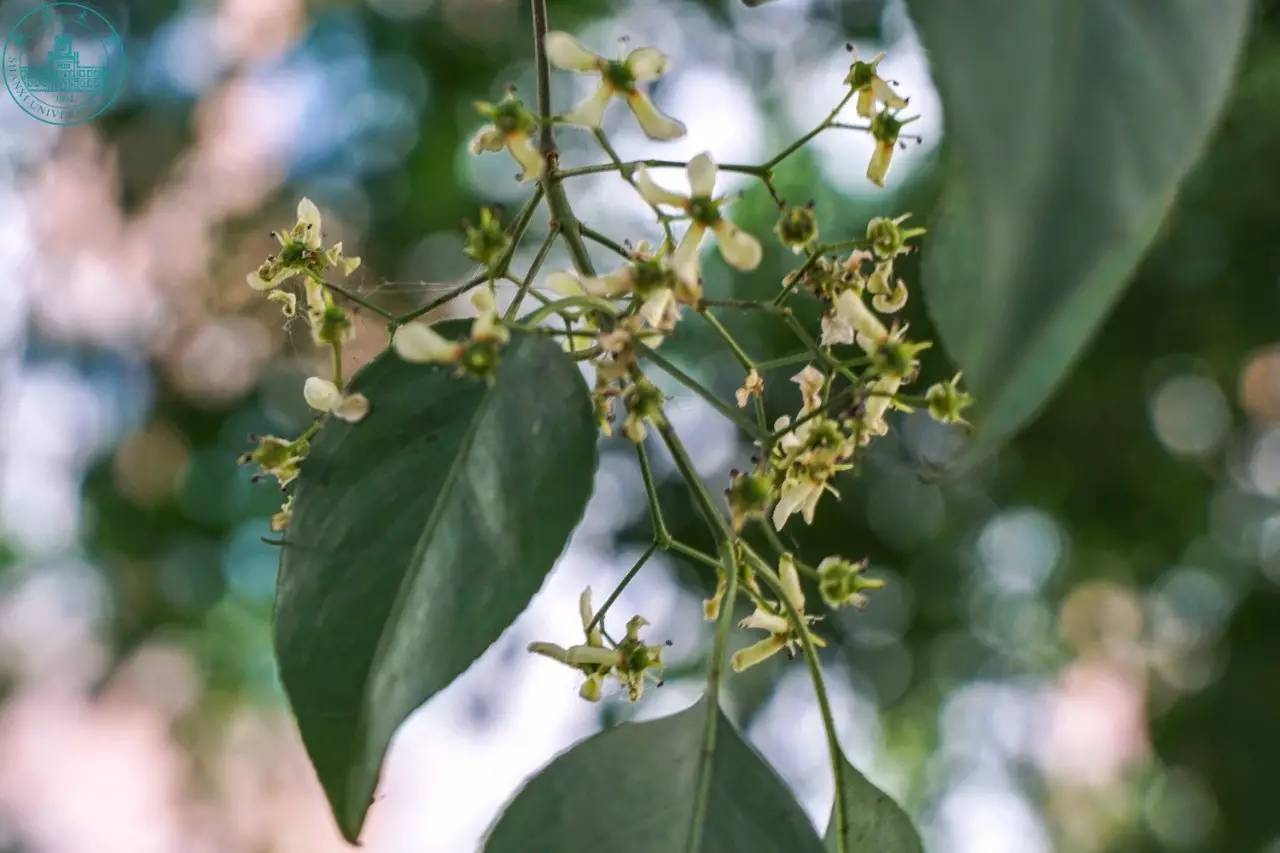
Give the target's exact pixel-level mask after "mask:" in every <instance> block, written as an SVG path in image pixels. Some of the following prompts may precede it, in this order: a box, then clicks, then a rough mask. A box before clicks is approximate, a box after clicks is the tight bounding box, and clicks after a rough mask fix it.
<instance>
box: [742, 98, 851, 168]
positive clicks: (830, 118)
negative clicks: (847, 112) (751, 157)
mask: <svg viewBox="0 0 1280 853" xmlns="http://www.w3.org/2000/svg"><path fill="white" fill-rule="evenodd" d="M852 97H853V90H852V89H850V90H849V91H848V92H846V93H845V95H844V97H843V98H841V99H840V103H838V104H836V107H835V109H833V110H832V111H831V112H830V113H828V114H827V117H826V118H824V119H823V120H822V123H821V124H819V125H818V126H817V127H815V128H814V129H813V130H811V131H809V132H808V133H806V134H805V135H804V136H802V137H800V138H799V139H797V140H796V141H795V142H793V143H791V144H790V145H788V146H787V147H786V148H784V149H782V150H781V151H779V152H778V153H777V154H776V155H774V157H773V159H771V160H768V161H766V162H764V163H762V164H761V166H760V168H761V169H763V170H764V171H765V172H766V173H768V172H772V171H773V168H774V166H777V165H778V164H779V163H781V162H782V161H783V160H785V159H787V158H788V157H790V156H791V155H792V154H794V153H796V152H797V151H799V150H800V149H801V148H803V147H804V146H805V143H807V142H808V141H809V140H810V139H813V138H814V137H815V136H817V135H818V134H819V133H822V131H824V130H826V129H827V128H829V127H831V123H832V122H834V121H835V120H836V115H837V114H838V113H839V112H840V111H841V110H842V109H844V105H845V104H847V103H849V99H850V98H852Z"/></svg>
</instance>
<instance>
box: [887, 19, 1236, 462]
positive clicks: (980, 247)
mask: <svg viewBox="0 0 1280 853" xmlns="http://www.w3.org/2000/svg"><path fill="white" fill-rule="evenodd" d="M908 6H909V8H910V11H911V15H912V17H913V19H914V20H915V23H916V26H917V28H918V29H919V31H920V34H921V37H922V38H923V41H924V45H925V47H926V49H927V50H928V53H929V59H930V64H931V68H932V73H933V79H934V82H935V84H936V85H937V87H938V90H939V92H940V94H941V96H942V101H943V106H944V111H945V121H946V127H947V131H946V139H947V144H948V148H949V155H950V156H949V163H948V171H947V176H948V177H947V180H948V186H947V190H946V193H945V200H944V203H943V207H942V211H941V213H940V215H939V216H938V217H937V219H936V221H934V222H933V223H931V225H932V229H931V233H930V234H929V235H928V236H927V237H926V238H925V249H924V275H923V281H924V287H925V295H926V298H927V301H928V304H929V308H930V311H931V313H932V315H933V317H934V319H935V321H936V322H937V325H938V327H939V330H940V332H941V337H942V341H943V343H944V344H945V346H946V348H947V349H948V351H949V352H950V354H951V355H952V357H954V358H955V360H956V361H957V362H958V363H959V365H960V366H961V367H962V368H964V370H965V376H966V379H967V380H968V382H969V384H970V387H971V388H972V390H973V391H974V393H975V395H976V397H977V400H978V404H979V407H980V409H981V411H980V412H979V414H978V418H979V420H980V422H981V423H980V430H981V432H982V433H983V434H984V435H985V438H986V440H987V441H992V440H995V439H998V438H1000V437H1002V436H1005V435H1008V434H1009V433H1011V432H1013V431H1014V430H1016V429H1017V428H1018V427H1019V426H1020V425H1021V424H1023V423H1025V422H1026V421H1027V420H1028V419H1029V418H1030V417H1031V416H1032V415H1033V414H1034V413H1035V412H1036V411H1037V409H1039V408H1040V406H1041V405H1042V404H1043V403H1044V402H1045V400H1046V399H1047V398H1048V397H1049V396H1050V394H1051V393H1052V391H1053V389H1054V386H1055V385H1056V384H1057V383H1058V382H1059V380H1061V379H1062V378H1063V376H1064V374H1065V373H1066V372H1067V371H1068V369H1069V368H1070V366H1071V363H1072V362H1073V360H1074V359H1075V358H1076V357H1077V356H1078V355H1079V354H1080V352H1081V350H1082V349H1083V348H1084V346H1085V345H1086V344H1087V342H1088V340H1089V338H1090V336H1091V335H1092V334H1093V333H1094V332H1095V331H1096V329H1097V328H1098V326H1099V324H1100V323H1101V322H1102V320H1103V319H1104V318H1105V317H1106V315H1107V313H1108V311H1109V310H1110V309H1111V307H1112V305H1113V304H1114V303H1115V302H1116V300H1117V298H1118V297H1119V295H1120V294H1121V292H1122V291H1123V289H1124V286H1125V284H1126V283H1127V281H1128V279H1129V277H1130V274H1131V273H1132V272H1133V269H1134V267H1135V266H1136V265H1137V263H1138V261H1139V260H1140V259H1141V257H1142V255H1143V252H1144V251H1145V249H1146V248H1147V246H1148V244H1149V243H1150V242H1151V240H1152V238H1153V237H1154V236H1155V234H1156V231H1157V229H1158V227H1159V225H1160V222H1161V219H1162V217H1163V216H1164V213H1165V211H1166V209H1167V208H1168V207H1169V204H1170V202H1171V201H1172V200H1173V198H1174V195H1175V193H1176V191H1177V188H1178V185H1179V182H1180V181H1181V180H1182V179H1183V177H1184V176H1185V175H1186V174H1187V171H1188V170H1189V169H1190V167H1191V165H1192V164H1193V163H1194V161H1195V160H1196V157H1197V155H1198V154H1199V152H1200V150H1201V148H1202V147H1203V146H1204V143H1205V141H1206V139H1207V137H1208V135H1209V133H1210V131H1211V130H1212V129H1213V126H1214V122H1215V120H1216V118H1217V115H1218V113H1219V110H1220V108H1221V107H1222V105H1223V101H1224V99H1225V97H1226V95H1227V93H1228V89H1229V88H1230V85H1231V82H1232V77H1233V71H1234V66H1235V62H1236V54H1237V52H1238V50H1239V47H1240V43H1241V40H1242V36H1243V33H1244V30H1245V24H1246V18H1247V16H1248V9H1249V3H1248V0H1126V2H1116V0H1020V2H1012V3H1011V2H1008V0H968V1H967V2H964V3H957V2H952V0H909V2H908ZM1152 310H1159V306H1152Z"/></svg>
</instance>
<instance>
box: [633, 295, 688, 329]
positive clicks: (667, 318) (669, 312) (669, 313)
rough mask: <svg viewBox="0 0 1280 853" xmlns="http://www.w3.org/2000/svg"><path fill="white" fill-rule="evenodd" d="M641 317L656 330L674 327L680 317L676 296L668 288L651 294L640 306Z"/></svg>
mask: <svg viewBox="0 0 1280 853" xmlns="http://www.w3.org/2000/svg"><path fill="white" fill-rule="evenodd" d="M640 316H641V317H644V319H645V320H646V321H647V322H648V323H649V325H650V326H652V327H653V328H655V329H666V328H668V327H670V326H672V325H674V323H675V321H676V320H678V319H679V317H680V314H679V309H677V308H676V297H675V294H674V293H672V292H671V290H670V289H668V288H663V289H662V290H659V291H657V292H656V293H653V294H651V295H650V296H649V298H648V299H646V300H645V301H644V304H643V305H641V306H640Z"/></svg>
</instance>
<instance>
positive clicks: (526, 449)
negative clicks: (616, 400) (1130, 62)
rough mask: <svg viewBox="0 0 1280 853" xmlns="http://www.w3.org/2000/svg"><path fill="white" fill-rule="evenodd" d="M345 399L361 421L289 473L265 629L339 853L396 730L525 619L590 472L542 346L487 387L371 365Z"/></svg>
mask: <svg viewBox="0 0 1280 853" xmlns="http://www.w3.org/2000/svg"><path fill="white" fill-rule="evenodd" d="M451 325H452V324H451ZM452 331H455V332H456V331H457V329H456V327H455V328H454V329H453V330H452ZM353 386H354V388H355V389H356V390H358V391H361V392H363V393H364V394H365V395H366V396H368V398H369V400H370V401H371V403H372V409H371V411H370V413H369V415H368V417H366V418H365V419H364V420H363V421H361V422H360V423H357V424H346V423H343V422H341V421H337V420H330V421H329V422H328V423H326V424H325V426H324V428H323V429H322V430H321V431H320V433H319V434H318V436H317V438H316V439H315V440H314V442H313V448H312V451H311V456H310V458H308V459H307V461H306V462H305V463H304V464H303V467H302V474H301V477H300V479H299V482H298V485H297V491H296V498H295V502H294V512H293V520H292V522H291V524H290V526H289V529H288V532H287V536H286V539H287V543H288V544H287V545H286V546H285V547H284V549H283V555H282V557H281V562H280V579H279V588H278V591H277V600H276V624H275V639H276V651H277V655H278V658H279V662H280V674H281V677H282V679H283V681H284V686H285V689H286V690H287V692H288V694H289V699H290V702H291V703H292V706H293V710H294V714H295V715H296V716H297V719H298V725H299V727H300V729H301V732H302V738H303V741H304V743H305V744H306V747H307V751H308V753H309V754H310V756H311V760H312V762H313V763H314V765H315V767H316V770H317V772H318V773H319V776H320V781H321V782H322V784H323V785H324V789H325V792H326V794H327V795H328V797H329V802H330V805H331V806H332V808H333V811H334V814H335V816H336V817H337V820H338V824H339V826H340V827H341V829H342V832H343V834H344V835H345V836H346V837H347V838H348V839H349V840H354V839H355V838H356V837H357V836H358V835H359V832H360V827H361V824H362V823H363V820H364V815H365V812H366V810H367V809H368V806H369V802H370V800H371V798H372V795H373V791H374V787H375V784H376V782H377V778H378V771H379V767H380V765H381V762H382V757H383V753H384V752H385V750H386V748H387V744H388V742H389V741H390V739H391V736H392V734H393V733H394V732H395V730H396V727H397V726H399V725H400V723H401V722H402V721H403V720H404V718H405V717H406V716H408V715H409V713H410V712H412V711H413V710H414V709H415V708H417V707H418V706H419V705H421V704H422V703H423V702H425V701H426V700H427V699H428V698H430V697H431V696H432V694H434V693H436V692H437V691H439V690H440V689H442V688H443V687H445V686H446V685H447V684H449V682H450V681H452V680H453V679H454V678H455V677H457V676H458V675H459V674H460V673H461V672H462V671H463V670H465V669H466V668H467V667H468V666H470V665H471V663H472V661H474V660H475V659H476V658H477V657H479V656H480V654H481V653H483V652H484V650H485V649H486V648H487V647H488V646H489V645H490V644H491V643H492V642H493V641H494V640H495V639H497V637H498V635H499V634H501V633H502V631H503V630H504V629H505V628H506V627H507V626H508V625H509V624H510V623H511V622H512V621H513V620H514V619H515V618H516V616H517V615H518V614H519V613H520V612H521V611H522V610H523V609H524V607H525V605H526V604H527V603H528V601H529V599H530V598H531V597H532V596H533V594H534V593H535V592H536V591H537V590H538V587H539V586H540V585H541V584H542V581H543V578H544V577H545V576H546V574H547V572H548V571H549V570H550V569H551V567H552V564H553V563H554V561H555V559H556V557H557V556H558V555H559V554H560V552H561V550H562V549H563V548H564V545H565V542H566V541H567V540H568V538H569V534H570V532H571V531H572V530H573V528H574V526H575V525H576V524H577V522H578V520H579V518H580V517H581V515H582V511H583V508H584V507H585V505H586V502H587V498H588V496H589V494H590V491H591V482H592V477H593V473H594V471H595V467H596V429H595V425H594V421H593V418H592V413H591V404H590V400H589V398H588V395H587V391H586V388H585V386H584V384H583V381H582V378H581V376H580V374H579V372H578V369H577V367H576V366H575V365H574V363H573V362H572V361H571V360H570V359H569V358H568V357H567V356H566V355H565V354H564V353H563V352H561V350H560V349H559V348H558V347H557V346H556V345H555V344H554V343H552V342H550V341H549V340H547V339H546V338H543V337H536V336H532V335H523V334H514V335H513V337H512V340H511V342H510V344H509V345H508V346H507V349H506V352H505V354H504V357H503V360H502V364H501V367H500V368H499V370H498V373H497V377H496V379H495V381H494V382H493V384H492V385H486V384H485V383H484V382H482V381H479V380H475V379H467V378H459V377H456V376H455V375H454V373H453V371H452V370H451V369H449V368H445V367H426V366H421V365H413V364H407V363H405V362H403V361H401V360H400V359H398V358H397V357H396V356H395V355H394V354H392V353H390V352H387V353H384V354H383V355H381V356H379V357H378V358H377V359H375V360H374V361H373V362H372V363H371V364H370V365H368V367H366V368H365V369H364V370H363V371H361V373H360V374H359V375H357V376H356V378H355V381H354V383H353Z"/></svg>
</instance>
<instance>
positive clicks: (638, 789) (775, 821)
mask: <svg viewBox="0 0 1280 853" xmlns="http://www.w3.org/2000/svg"><path fill="white" fill-rule="evenodd" d="M708 710H709V708H708V705H707V700H706V699H703V700H702V701H700V702H698V703H697V704H695V705H694V706H693V707H691V708H689V709H687V710H685V711H681V712H680V713H679V714H676V715H675V716H672V717H664V718H663V719H660V720H654V721H653V722H648V723H639V724H624V725H620V726H618V727H616V728H612V729H609V730H607V731H604V732H601V733H600V734H598V735H596V736H594V737H592V738H589V739H588V740H586V741H583V742H582V743H580V744H578V745H577V746H575V747H574V748H573V749H571V750H569V751H568V752H566V753H565V754H564V755H561V756H560V757H559V758H557V759H556V760H555V761H553V762H552V763H551V765H550V766H548V767H547V768H546V769H545V770H543V771H542V772H541V773H540V774H539V775H538V776H536V777H534V779H533V780H532V781H530V782H529V783H528V785H526V786H525V788H524V790H522V791H521V792H520V793H519V794H517V795H516V798H515V800H513V801H512V803H511V805H510V806H508V807H507V810H506V812H505V813H504V814H503V815H502V817H501V818H499V820H498V822H497V824H496V825H495V826H494V828H493V830H492V831H491V832H490V834H489V839H488V842H487V843H486V845H485V851H486V853H569V851H579V850H583V851H585V850H597V849H599V850H609V851H610V853H680V851H685V853H779V851H786V853H818V851H821V850H822V842H821V841H820V840H819V839H818V836H817V833H815V832H814V829H813V827H812V825H811V824H810V823H809V820H808V818H807V817H806V816H805V814H804V812H803V811H801V810H800V807H799V806H798V805H797V804H796V802H795V799H794V798H793V797H792V796H791V793H790V792H789V791H788V790H787V788H786V786H785V785H784V784H783V783H782V780H781V779H779V778H778V776H777V774H775V773H774V772H773V770H772V768H770V767H769V765H768V764H766V763H765V762H764V760H763V759H762V758H761V757H760V756H759V755H757V754H756V752H755V750H753V749H752V748H751V747H750V746H749V745H748V744H747V743H746V742H745V741H743V739H742V738H741V737H740V736H739V735H738V733H737V731H735V730H734V728H733V725H732V724H731V723H730V722H729V721H728V720H727V719H726V718H725V717H724V715H723V714H722V713H721V712H720V711H719V709H716V712H715V745H714V748H713V750H712V752H711V755H710V762H709V764H708V765H707V772H709V774H710V777H709V779H710V787H709V788H708V792H707V799H706V808H705V809H704V810H703V811H702V816H701V819H698V817H697V809H696V807H695V803H696V802H697V800H698V790H699V781H700V779H701V778H702V775H701V773H700V763H701V759H702V755H703V752H704V745H705V744H706V728H707V726H706V724H707V719H708ZM691 839H692V840H691Z"/></svg>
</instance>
